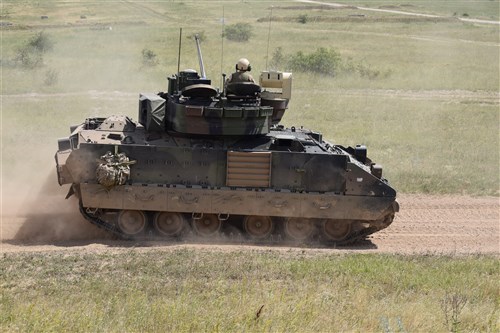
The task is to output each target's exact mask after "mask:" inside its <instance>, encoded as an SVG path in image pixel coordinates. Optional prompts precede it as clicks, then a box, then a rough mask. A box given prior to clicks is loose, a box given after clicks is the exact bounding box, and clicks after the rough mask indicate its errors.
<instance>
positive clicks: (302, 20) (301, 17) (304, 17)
mask: <svg viewBox="0 0 500 333" xmlns="http://www.w3.org/2000/svg"><path fill="white" fill-rule="evenodd" d="M297 20H298V21H299V23H302V24H306V23H307V21H309V17H307V14H302V15H299V17H298V19H297Z"/></svg>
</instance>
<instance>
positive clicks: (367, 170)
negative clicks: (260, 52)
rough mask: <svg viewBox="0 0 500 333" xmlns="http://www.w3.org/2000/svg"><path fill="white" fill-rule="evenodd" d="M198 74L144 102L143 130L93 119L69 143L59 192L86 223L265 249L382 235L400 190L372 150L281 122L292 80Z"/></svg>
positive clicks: (131, 233)
mask: <svg viewBox="0 0 500 333" xmlns="http://www.w3.org/2000/svg"><path fill="white" fill-rule="evenodd" d="M196 44H197V48H198V56H199V61H200V73H201V75H200V74H199V73H198V72H197V71H195V70H192V69H187V70H183V71H179V72H178V73H176V74H174V75H172V76H170V77H168V88H167V91H166V92H160V93H142V94H140V96H139V115H138V122H134V121H133V120H132V119H130V118H128V117H126V116H123V115H114V116H110V117H106V118H98V117H96V118H87V119H85V121H84V122H83V123H82V124H80V125H77V126H72V127H71V128H70V132H71V134H70V135H69V137H67V138H63V139H60V140H59V142H58V144H59V149H58V151H57V153H56V156H55V158H56V164H57V175H58V181H59V184H60V185H64V184H70V190H69V193H68V196H67V197H69V196H71V195H73V194H74V195H76V196H77V197H78V200H79V205H80V212H81V214H82V215H83V216H84V217H85V218H86V219H87V220H88V221H89V222H91V223H93V224H95V225H97V226H99V227H101V228H104V229H106V230H107V231H109V232H111V233H113V234H115V235H118V236H120V237H123V238H126V239H141V238H151V237H159V238H161V237H164V238H179V237H182V236H183V235H185V234H186V233H187V232H188V231H189V230H191V232H193V233H195V234H197V235H199V236H202V237H214V236H216V235H219V236H221V237H223V236H227V237H229V238H230V235H234V230H238V234H239V235H240V236H241V235H244V236H245V237H248V238H250V239H252V240H254V241H278V240H292V241H295V242H299V243H306V242H309V241H312V240H321V241H324V242H326V243H327V244H333V243H335V244H347V243H351V242H354V241H357V240H360V239H363V238H365V237H366V236H368V235H369V234H372V233H374V232H376V231H379V230H382V229H384V228H386V227H387V226H389V225H390V224H391V222H392V221H393V218H394V215H395V213H396V212H398V210H399V206H398V203H397V201H396V191H395V190H394V189H393V188H392V187H391V186H390V185H389V183H388V181H387V180H386V179H384V178H383V176H382V167H381V166H380V165H378V164H375V163H374V162H372V161H371V160H370V159H369V158H368V157H367V150H366V147H365V146H363V145H357V146H355V147H347V148H346V147H343V146H340V145H336V144H332V143H329V142H327V141H325V140H324V139H323V136H322V135H321V133H318V132H314V131H311V130H307V129H304V128H302V127H291V128H285V127H284V126H283V125H280V124H279V123H280V121H281V119H282V117H283V115H284V113H285V112H286V110H287V106H288V102H289V101H290V98H291V87H292V74H291V73H286V72H279V71H263V72H262V73H261V74H260V76H259V84H255V83H230V84H227V86H226V87H224V89H223V90H222V91H219V89H216V88H215V87H214V86H212V83H211V80H210V79H207V78H206V77H205V71H204V68H203V60H202V56H201V50H200V47H199V40H198V38H196Z"/></svg>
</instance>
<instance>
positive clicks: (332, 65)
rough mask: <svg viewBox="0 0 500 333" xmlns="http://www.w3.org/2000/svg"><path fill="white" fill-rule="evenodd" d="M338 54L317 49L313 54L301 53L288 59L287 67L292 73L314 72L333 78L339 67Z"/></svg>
mask: <svg viewBox="0 0 500 333" xmlns="http://www.w3.org/2000/svg"><path fill="white" fill-rule="evenodd" d="M340 62H341V57H340V54H339V53H338V52H337V51H335V50H332V49H329V50H327V49H325V48H323V47H320V48H318V49H317V50H316V51H315V52H314V53H310V54H304V53H303V52H302V51H299V52H297V53H296V54H294V55H292V56H291V57H290V60H289V61H288V66H289V67H290V69H291V70H292V71H299V72H314V73H319V74H326V75H331V76H335V74H336V73H337V70H338V68H339V66H340Z"/></svg>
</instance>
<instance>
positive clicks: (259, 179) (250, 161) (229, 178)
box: [226, 151, 271, 187]
mask: <svg viewBox="0 0 500 333" xmlns="http://www.w3.org/2000/svg"><path fill="white" fill-rule="evenodd" d="M226 185H227V186H231V187H233V186H241V187H269V186H271V152H240V151H228V152H227V174H226Z"/></svg>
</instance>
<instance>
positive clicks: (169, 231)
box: [153, 212, 186, 237]
mask: <svg viewBox="0 0 500 333" xmlns="http://www.w3.org/2000/svg"><path fill="white" fill-rule="evenodd" d="M185 223H186V221H185V220H184V217H183V216H182V215H181V214H179V213H171V212H158V213H156V215H155V217H154V221H153V225H154V227H155V229H156V231H158V233H160V234H161V235H163V236H167V237H176V236H179V235H180V234H181V232H182V230H183V229H184V227H185Z"/></svg>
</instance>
